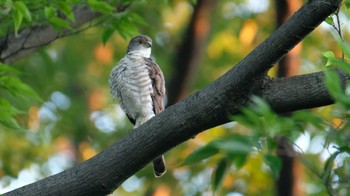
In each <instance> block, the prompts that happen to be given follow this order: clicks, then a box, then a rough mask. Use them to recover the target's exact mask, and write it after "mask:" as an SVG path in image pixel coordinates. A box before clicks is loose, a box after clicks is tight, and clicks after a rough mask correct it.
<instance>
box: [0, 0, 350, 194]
mask: <svg viewBox="0 0 350 196" xmlns="http://www.w3.org/2000/svg"><path fill="white" fill-rule="evenodd" d="M106 2H108V3H106ZM118 2H119V3H122V4H125V5H128V7H127V9H126V10H125V11H124V12H116V10H115V7H114V5H115V3H118ZM305 2H306V1H305ZM305 2H304V3H305ZM197 3H198V2H197V1H185V0H173V1H165V0H164V1H144V0H143V1H132V0H122V1H115V0H114V1H113V0H111V1H98V0H87V1H81V0H50V1H46V0H39V1H31V0H21V1H17V0H3V1H1V2H0V8H1V9H0V10H1V11H0V21H1V23H0V36H1V37H3V36H6V34H8V33H19V32H20V31H21V30H22V29H26V28H29V27H31V26H33V25H47V24H49V25H52V26H53V27H54V28H55V29H56V30H57V31H60V30H62V29H65V28H70V23H69V22H70V21H74V20H75V18H74V15H72V8H73V7H74V6H82V5H84V6H89V7H91V8H92V9H94V10H96V11H99V12H101V13H103V16H102V17H100V18H99V19H97V20H94V21H92V22H91V23H90V24H88V25H87V26H92V27H91V28H88V29H87V30H84V31H82V32H78V33H74V34H72V35H70V36H67V37H64V38H61V39H58V40H56V41H55V42H53V43H51V44H49V45H47V46H44V47H42V48H40V49H39V50H37V51H36V52H34V53H32V54H30V55H27V56H25V57H23V58H21V59H18V60H17V61H15V62H13V63H11V64H10V65H5V64H0V94H1V98H0V108H1V111H0V117H1V119H0V123H1V127H0V141H1V142H0V193H4V192H7V191H9V190H12V189H14V188H17V187H19V186H23V185H25V184H28V183H30V182H34V181H37V180H39V179H42V178H44V177H47V176H50V175H52V174H55V173H58V172H60V171H62V170H64V169H67V168H70V167H73V166H74V165H76V164H78V163H80V162H82V161H84V160H87V159H89V158H90V157H92V156H94V155H95V154H96V153H98V152H100V151H102V150H103V149H105V148H106V147H108V146H110V145H111V144H113V143H114V142H116V141H117V140H118V139H119V138H121V137H123V136H124V135H126V134H128V132H130V131H131V129H132V126H131V123H129V122H128V120H127V118H126V116H125V115H124V113H123V112H122V110H121V109H120V107H119V105H118V103H117V102H115V101H113V100H112V98H111V96H110V94H109V85H108V77H109V73H110V71H111V69H112V67H113V66H114V65H115V64H116V63H117V62H118V61H119V60H120V59H121V58H122V56H123V55H124V54H125V52H126V47H127V43H128V40H129V38H130V37H132V36H134V35H136V34H138V33H142V34H147V35H149V36H150V37H152V38H153V40H154V44H153V46H154V47H153V55H154V58H155V59H156V61H157V63H158V64H159V65H160V66H161V68H162V70H163V72H164V75H165V78H166V79H167V82H170V78H172V73H173V72H174V70H175V69H176V66H177V65H176V64H175V63H174V62H175V60H176V58H179V57H178V56H177V53H178V50H179V49H180V48H181V45H182V41H183V40H184V37H185V34H186V33H187V31H186V29H187V28H188V26H189V24H190V20H191V16H192V14H193V13H194V10H195V6H196V5H197ZM344 3H345V5H344V6H342V8H341V10H340V12H339V17H340V23H341V27H342V33H343V38H344V40H349V32H350V26H349V25H348V24H349V11H348V8H347V4H348V2H347V1H345V2H344ZM214 5H215V6H213V7H211V8H210V9H211V11H210V12H209V16H207V17H203V18H202V19H203V20H204V21H200V22H198V23H197V25H198V26H196V27H195V28H196V29H197V31H198V32H199V35H201V32H202V33H203V34H204V32H205V31H206V30H208V34H207V35H205V41H204V43H205V44H204V45H203V47H202V48H201V51H200V53H201V54H202V55H201V59H200V60H199V61H198V65H199V66H198V68H197V71H196V72H195V73H194V74H193V76H191V77H192V78H193V85H192V86H191V88H190V92H194V91H196V90H199V89H201V88H203V87H205V86H206V85H208V84H210V83H211V82H213V81H214V80H215V79H217V78H218V77H220V76H221V75H222V74H223V73H225V72H226V71H228V70H229V69H231V68H232V66H233V65H235V64H236V63H237V62H238V61H240V60H241V59H242V58H243V57H244V56H245V55H247V54H248V53H249V52H250V51H251V50H252V49H253V48H254V47H256V46H257V45H258V44H259V43H261V42H262V41H263V40H264V39H265V38H267V37H268V36H269V35H270V34H271V33H272V32H273V31H274V29H275V28H276V5H275V1H272V0H222V1H217V2H216V3H215V4H214ZM205 9H209V8H205ZM64 18H65V19H64ZM333 19H334V20H328V23H329V24H327V23H326V22H324V23H322V24H321V25H320V26H319V27H318V28H317V29H316V30H315V31H314V32H312V33H311V35H309V36H307V38H306V39H304V40H303V46H302V52H301V53H300V59H301V67H300V71H299V72H300V74H303V73H310V72H314V71H319V70H325V69H326V67H325V65H326V64H327V65H329V66H328V67H332V65H335V64H337V63H335V62H339V61H338V58H340V57H341V55H342V51H345V53H346V54H347V53H349V50H347V49H346V47H345V46H344V45H341V46H339V44H337V35H336V30H335V29H334V28H333V27H332V24H333V23H332V21H335V20H336V17H335V16H333ZM342 46H343V47H342ZM327 51H328V52H327ZM329 51H332V53H330V52H329ZM347 55H348V56H347V57H346V58H345V59H348V57H349V54H347ZM327 62H331V63H327ZM346 65H347V64H346ZM344 67H345V68H346V66H344ZM269 74H270V76H273V77H274V76H276V69H275V68H274V69H273V70H271V72H270V73H269ZM327 78H328V80H327V85H328V87H329V88H330V90H331V92H333V93H332V95H334V96H335V98H336V101H337V104H335V105H332V106H327V107H320V108H315V109H312V110H308V111H299V112H295V113H293V114H292V115H291V116H290V117H280V116H278V115H276V114H274V113H273V112H272V111H271V110H270V108H269V106H268V105H266V103H264V101H263V100H260V99H258V98H254V100H255V102H254V104H255V105H254V107H253V108H254V109H249V108H247V109H244V111H243V114H242V115H240V116H235V117H233V119H234V120H236V122H233V123H228V124H226V125H223V126H219V127H215V128H212V129H211V130H208V131H205V132H203V133H201V134H199V135H197V136H196V137H195V138H194V139H193V140H189V141H187V142H185V143H183V144H181V145H179V146H177V147H176V148H174V149H172V150H170V151H169V152H167V153H166V154H165V157H166V162H167V166H168V173H167V174H166V175H165V176H164V177H162V178H159V179H156V178H154V176H153V173H152V168H151V167H150V166H147V167H146V168H144V169H142V170H141V171H139V172H138V173H137V174H136V175H134V176H132V177H131V178H130V179H128V180H127V181H126V182H125V183H124V184H123V185H122V186H121V187H120V188H119V189H117V190H116V191H115V193H114V194H116V195H155V196H160V195H162V196H163V195H201V194H211V192H216V193H217V194H218V195H231V196H238V195H258V194H260V195H274V193H275V180H276V179H277V178H278V176H279V170H280V168H281V161H280V159H279V158H278V157H277V156H276V146H277V144H276V141H275V139H274V138H276V137H278V136H280V135H283V136H286V137H287V138H288V139H289V141H290V142H291V143H293V147H295V150H296V151H297V152H296V155H295V156H296V157H298V161H299V162H301V163H302V164H300V165H299V166H298V167H299V169H298V171H299V173H300V175H302V181H300V182H298V184H299V186H301V187H302V188H301V189H300V190H299V191H300V192H299V193H300V195H328V194H329V193H337V194H339V195H347V194H350V191H349V184H350V181H349V180H350V173H349V171H350V157H349V154H347V153H346V152H349V144H348V143H347V141H348V138H349V126H350V125H349V123H348V119H349V110H350V107H349V103H348V102H347V101H346V100H347V99H346V98H344V97H347V96H348V94H349V89H347V90H346V92H343V91H341V90H339V84H338V83H337V76H336V75H334V74H333V72H329V74H327ZM167 91H168V92H169V91H172V89H167ZM344 93H345V94H344ZM339 97H340V98H339ZM204 104H205V103H204ZM208 115H210V114H208ZM260 115H264V116H265V117H263V118H261V117H259V116H260Z"/></svg>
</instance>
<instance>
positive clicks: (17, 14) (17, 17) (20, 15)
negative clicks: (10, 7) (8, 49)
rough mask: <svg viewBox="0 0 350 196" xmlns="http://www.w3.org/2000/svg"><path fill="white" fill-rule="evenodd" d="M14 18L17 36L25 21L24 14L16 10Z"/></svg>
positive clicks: (13, 14) (13, 13)
mask: <svg viewBox="0 0 350 196" xmlns="http://www.w3.org/2000/svg"><path fill="white" fill-rule="evenodd" d="M12 18H13V22H14V24H15V34H16V35H17V32H18V30H19V28H20V27H21V24H22V21H23V13H22V12H20V11H19V10H17V9H16V10H14V12H12Z"/></svg>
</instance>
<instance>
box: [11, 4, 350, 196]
mask: <svg viewBox="0 0 350 196" xmlns="http://www.w3.org/2000/svg"><path fill="white" fill-rule="evenodd" d="M339 4H340V0H312V1H310V2H309V3H307V4H305V5H304V6H303V7H302V8H301V9H300V10H299V11H298V12H297V13H296V14H295V15H294V16H293V17H291V19H290V20H289V21H288V22H287V23H285V24H284V25H283V26H281V28H279V29H278V30H276V31H275V32H274V33H273V34H272V35H271V36H270V37H269V38H268V39H266V40H265V41H264V42H263V43H262V44H260V45H259V46H258V47H257V48H256V49H255V50H253V51H252V52H251V53H250V54H249V55H248V56H247V57H246V58H244V59H243V60H242V61H241V62H240V63H238V64H237V65H236V66H235V67H234V68H233V69H231V70H230V71H229V72H227V73H226V74H225V75H223V76H222V77H220V78H219V79H218V80H216V81H215V82H214V83H212V84H211V85H209V86H207V87H206V88H204V89H202V90H200V91H198V92H196V93H194V94H193V95H191V96H190V97H188V98H187V99H185V100H183V101H181V102H179V103H177V104H175V105H173V106H170V107H169V108H168V109H166V110H165V111H164V112H162V113H160V114H159V115H157V116H155V117H154V118H152V119H151V120H149V121H147V122H146V123H145V124H143V125H142V126H140V127H139V128H137V129H135V130H134V131H132V132H131V133H130V134H128V135H127V136H125V137H124V138H122V139H120V140H119V141H118V142H117V143H115V144H113V145H112V146H110V147H109V148H107V149H106V150H104V151H103V152H101V153H99V154H98V155H96V156H95V157H93V158H91V159H89V160H87V161H85V162H83V163H81V164H80V165H78V166H76V167H74V168H72V169H68V170H66V171H63V172H61V173H59V174H56V175H53V176H51V177H49V178H46V179H43V180H40V181H38V182H36V183H33V184H30V185H27V186H24V187H22V188H19V189H16V190H14V191H12V192H9V193H8V194H7V195H68V194H69V195H105V194H108V193H110V192H112V191H113V190H114V189H115V188H117V187H118V186H119V185H120V184H121V183H122V182H124V181H125V180H126V179H127V178H129V177H130V176H131V175H133V174H135V173H136V172H137V171H138V170H140V169H141V168H143V167H144V166H145V165H146V164H147V163H149V162H150V161H152V160H153V159H154V158H155V157H157V156H158V155H160V154H163V153H165V152H166V151H168V150H170V149H171V148H173V147H175V146H176V145H178V144H180V143H181V142H184V141H186V140H188V139H190V138H192V137H193V136H195V135H196V134H198V133H200V132H202V131H203V130H206V129H208V128H211V127H214V126H217V125H220V124H223V123H226V122H228V121H229V118H228V116H230V115H232V114H238V113H239V108H240V107H242V106H245V105H246V103H248V102H249V98H250V96H251V95H252V94H253V93H254V92H259V90H258V89H260V88H261V89H266V90H263V91H262V95H263V96H264V98H265V99H266V100H268V101H269V103H270V104H271V105H272V107H273V108H274V109H275V110H277V111H279V112H290V111H293V110H294V109H300V108H309V107H310V105H312V107H316V106H321V105H322V104H329V103H332V100H331V99H330V97H329V95H328V93H319V95H318V96H315V94H314V93H311V94H309V96H312V97H313V98H315V97H317V99H318V100H319V101H318V103H319V104H320V105H315V104H314V102H312V103H310V102H309V101H307V102H303V101H302V100H297V97H299V98H301V96H302V95H301V93H304V91H302V92H299V91H298V88H297V89H294V86H295V85H294V84H291V83H289V82H288V86H290V87H291V89H286V88H283V89H282V91H279V92H278V93H279V94H278V95H276V94H273V93H269V91H270V90H271V91H274V90H276V89H279V88H280V87H275V86H276V85H279V84H280V83H278V79H273V80H264V78H263V77H262V76H264V74H263V73H265V72H266V71H267V70H268V69H269V68H271V67H272V65H273V64H274V63H275V62H276V61H278V60H279V59H280V58H281V57H282V56H283V55H284V54H286V53H287V52H288V51H289V50H290V49H291V48H293V47H294V46H295V45H296V44H297V43H298V42H299V41H300V40H301V39H303V38H304V37H305V36H306V35H307V34H308V33H310V32H311V31H312V30H313V29H314V28H315V27H316V26H317V25H319V24H320V23H321V22H322V21H323V20H324V19H325V18H326V17H327V16H328V15H330V14H332V13H333V12H334V11H335V10H336V9H337V7H338V6H339ZM316 75H317V74H316ZM313 76H314V77H313ZM303 77H309V78H310V80H312V81H313V83H315V84H316V85H314V86H310V88H313V89H308V90H309V91H311V92H316V91H317V92H326V91H327V90H326V88H325V86H324V85H323V81H322V80H320V78H319V77H316V76H315V75H311V76H310V75H308V76H300V77H293V78H284V79H281V80H280V81H281V82H286V83H287V81H288V80H289V81H290V82H294V83H297V84H298V83H299V82H300V81H299V80H302V79H305V78H303ZM344 79H348V78H344ZM275 81H276V82H275ZM310 82H311V81H310ZM304 85H305V84H304ZM269 89H270V90H269ZM304 89H305V87H304ZM293 90H294V92H295V95H297V96H294V97H290V96H289V95H291V93H290V92H291V91H293ZM299 90H300V89H299ZM299 93H300V94H299ZM282 96H283V99H281V97H282ZM303 98H306V100H309V99H308V98H307V97H303ZM290 99H294V102H293V103H294V104H293V103H292V102H291V101H290ZM271 101H277V103H274V102H271ZM300 102H301V103H300ZM302 103H304V105H302ZM285 104H288V105H289V107H281V106H284V105H285ZM307 104H310V105H307Z"/></svg>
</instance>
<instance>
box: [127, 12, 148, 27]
mask: <svg viewBox="0 0 350 196" xmlns="http://www.w3.org/2000/svg"><path fill="white" fill-rule="evenodd" d="M127 17H128V19H129V21H130V22H136V23H139V24H143V25H146V24H147V23H146V21H145V20H144V19H143V18H142V17H141V16H140V15H138V14H136V13H135V12H130V13H128V14H127Z"/></svg>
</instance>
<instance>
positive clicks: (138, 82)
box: [109, 35, 166, 177]
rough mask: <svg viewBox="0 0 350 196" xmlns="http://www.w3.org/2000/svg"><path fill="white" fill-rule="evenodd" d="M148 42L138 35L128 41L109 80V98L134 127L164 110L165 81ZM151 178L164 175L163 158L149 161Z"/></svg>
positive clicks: (150, 43)
mask: <svg viewBox="0 0 350 196" xmlns="http://www.w3.org/2000/svg"><path fill="white" fill-rule="evenodd" d="M151 48H152V40H151V38H150V37H148V36H146V35H138V36H136V37H134V38H132V39H131V40H130V42H129V46H128V50H127V52H126V55H125V56H124V57H123V58H122V59H121V60H120V62H119V63H118V64H117V66H115V67H114V68H113V70H112V72H111V74H110V77H109V84H110V88H111V94H112V96H113V98H117V99H118V100H119V103H120V105H121V108H122V109H123V110H124V112H125V113H126V115H127V117H128V118H129V120H130V122H131V123H133V124H134V125H135V128H137V127H139V126H140V125H141V124H143V123H145V122H146V121H147V120H149V119H151V118H152V117H153V116H155V115H157V114H158V113H160V112H162V111H163V110H164V96H165V82H164V76H163V72H162V70H161V69H160V68H159V66H158V65H157V64H156V63H155V62H154V61H153V60H152V59H151V58H150V57H151ZM153 169H154V175H155V176H156V177H160V176H162V175H163V174H164V173H165V172H166V168H165V161H164V156H163V155H162V156H160V157H158V158H156V159H155V160H153Z"/></svg>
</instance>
